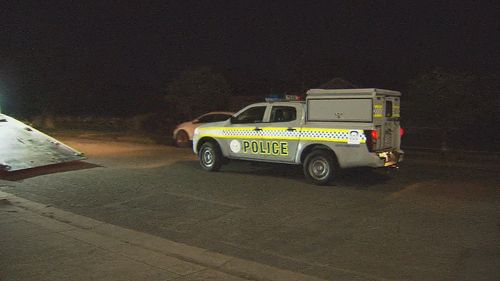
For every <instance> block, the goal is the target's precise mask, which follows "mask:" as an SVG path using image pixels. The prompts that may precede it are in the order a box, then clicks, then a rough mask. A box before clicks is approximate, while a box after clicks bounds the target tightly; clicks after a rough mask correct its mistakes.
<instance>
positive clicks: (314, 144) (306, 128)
mask: <svg viewBox="0 0 500 281" xmlns="http://www.w3.org/2000/svg"><path fill="white" fill-rule="evenodd" d="M400 99H401V93H400V92H397V91H390V90H382V89H336V90H326V89H311V90H309V91H307V95H306V99H305V101H300V100H299V99H298V98H293V96H288V99H286V100H283V99H272V98H271V99H266V102H262V103H255V104H252V105H249V106H247V107H245V108H243V109H242V110H240V111H239V112H237V113H236V114H235V115H234V116H232V117H231V118H230V119H228V120H226V121H222V122H216V123H209V124H205V125H203V126H200V127H198V128H197V129H196V130H195V132H194V136H193V151H194V153H195V154H197V155H198V157H199V160H200V164H201V166H202V167H203V169H205V170H207V171H218V170H219V169H220V168H221V166H222V165H223V164H225V163H228V161H227V160H228V159H239V160H250V161H264V162H276V163H287V164H296V165H302V166H303V170H304V174H305V176H306V178H307V179H309V180H310V181H312V182H313V183H315V184H320V185H321V184H327V183H328V182H330V181H331V180H332V179H334V178H335V175H336V174H337V172H338V171H339V169H342V168H352V167H373V168H378V167H397V164H398V163H399V162H401V161H402V160H403V151H402V150H401V148H400V144H401V136H402V135H403V129H402V128H401V127H400V124H399V118H400Z"/></svg>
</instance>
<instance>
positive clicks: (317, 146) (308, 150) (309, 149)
mask: <svg viewBox="0 0 500 281" xmlns="http://www.w3.org/2000/svg"><path fill="white" fill-rule="evenodd" d="M314 150H324V151H327V152H328V153H329V154H330V155H331V156H332V158H333V160H334V161H335V162H336V164H337V165H339V160H338V158H337V154H336V153H335V151H334V150H333V149H332V148H331V147H329V146H326V145H324V144H318V143H316V144H310V145H308V146H306V147H305V148H304V149H303V150H302V152H301V154H300V163H301V164H304V160H305V159H306V157H307V155H308V154H309V153H311V152H313V151H314Z"/></svg>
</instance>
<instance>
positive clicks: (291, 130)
mask: <svg viewBox="0 0 500 281" xmlns="http://www.w3.org/2000/svg"><path fill="white" fill-rule="evenodd" d="M286 130H287V131H289V132H293V131H296V130H297V129H295V128H288V129H286Z"/></svg>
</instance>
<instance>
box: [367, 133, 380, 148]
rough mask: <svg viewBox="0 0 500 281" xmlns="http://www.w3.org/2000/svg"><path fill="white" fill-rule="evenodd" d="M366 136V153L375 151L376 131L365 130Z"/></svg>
mask: <svg viewBox="0 0 500 281" xmlns="http://www.w3.org/2000/svg"><path fill="white" fill-rule="evenodd" d="M365 136H366V146H367V147H368V151H370V152H371V151H375V149H376V148H377V140H378V131H377V130H365Z"/></svg>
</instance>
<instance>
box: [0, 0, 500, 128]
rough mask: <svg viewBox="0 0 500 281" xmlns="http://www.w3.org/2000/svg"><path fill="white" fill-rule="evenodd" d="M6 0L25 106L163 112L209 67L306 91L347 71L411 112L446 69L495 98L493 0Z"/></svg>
mask: <svg viewBox="0 0 500 281" xmlns="http://www.w3.org/2000/svg"><path fill="white" fill-rule="evenodd" d="M0 7H1V9H0V11H1V12H0V22H1V30H0V104H1V106H2V111H3V112H6V113H10V114H15V115H16V116H33V115H37V114H43V113H44V112H47V111H49V112H52V113H55V114H62V115H100V116H103V115H106V116H129V115H133V114H140V113H145V112H152V111H161V110H162V108H163V107H165V108H168V102H169V101H168V100H166V99H165V98H164V96H165V90H166V89H167V87H168V85H169V83H171V82H172V81H175V79H177V77H179V74H180V73H181V72H183V71H189V70H191V69H196V68H197V67H202V66H203V67H209V68H210V69H211V71H213V72H214V73H217V74H222V75H223V76H224V77H225V78H226V79H227V81H228V84H229V85H230V89H231V93H232V95H237V96H241V95H243V96H265V95H269V94H283V93H303V92H304V91H305V90H306V89H308V88H314V87H318V86H319V85H321V84H322V83H324V82H326V81H328V80H330V79H332V78H334V77H342V78H343V79H345V80H347V81H350V82H351V83H353V84H354V85H356V86H358V87H377V88H388V89H394V90H400V91H403V94H404V95H405V96H406V98H403V105H404V103H405V100H406V101H407V103H406V106H407V107H409V108H410V110H409V112H411V111H412V110H413V111H417V112H418V109H419V108H420V107H422V106H424V105H423V104H421V103H420V102H421V101H418V100H416V101H413V100H415V99H414V97H412V95H413V96H416V95H417V93H416V92H415V91H414V90H413V89H412V88H411V83H410V82H411V81H412V80H415V79H419V77H421V76H422V75H425V74H426V73H431V72H433V71H435V70H436V69H438V70H439V71H441V72H444V73H458V74H460V75H463V76H464V77H465V76H467V75H469V76H473V77H479V78H478V79H480V78H482V77H488V79H482V80H481V81H486V80H487V81H488V82H487V83H488V85H487V86H486V87H487V88H489V89H490V90H489V91H490V92H489V94H488V95H487V98H483V97H482V98H481V102H484V104H492V103H493V104H498V97H497V95H496V93H498V90H496V89H494V87H491V84H492V83H493V84H495V83H497V82H498V79H497V77H498V74H499V73H500V71H499V65H500V52H499V50H500V48H499V47H500V44H499V38H500V32H499V20H498V16H499V6H498V3H497V2H496V1H429V2H427V1H137V2H132V1H95V2H94V1H40V2H36V1H20V3H18V1H3V2H2V4H1V6H0ZM424 81H425V79H424ZM478 81H479V80H478ZM495 81H496V82H495ZM481 83H482V84H481V85H483V84H484V82H481ZM448 84H454V82H453V81H452V82H450V83H448ZM481 87H483V86H481ZM483 88H484V87H483ZM467 91H468V90H467ZM492 91H493V92H492ZM417 92H418V91H417ZM448 92H450V93H449V95H452V97H451V98H452V99H453V93H452V92H453V91H451V90H450V91H448ZM448 98H450V97H448ZM458 99H460V98H457V100H458ZM485 99H488V100H485ZM490 99H493V100H490ZM449 104H450V103H449ZM489 110H495V108H494V107H493V108H491V109H489ZM489 114H495V112H489ZM404 118H405V113H404V112H403V120H404Z"/></svg>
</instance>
